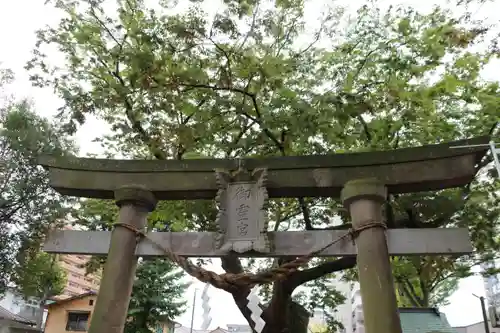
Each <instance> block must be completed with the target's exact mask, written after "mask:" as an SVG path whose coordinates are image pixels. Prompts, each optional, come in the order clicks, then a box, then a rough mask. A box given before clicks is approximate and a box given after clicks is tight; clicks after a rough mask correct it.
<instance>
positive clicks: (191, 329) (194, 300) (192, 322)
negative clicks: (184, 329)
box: [189, 288, 489, 333]
mask: <svg viewBox="0 0 500 333" xmlns="http://www.w3.org/2000/svg"><path fill="white" fill-rule="evenodd" d="M197 292H198V288H196V289H195V290H194V296H193V309H192V310H191V327H190V329H189V333H193V324H194V310H195V309H196V293H197ZM488 333H489V332H488Z"/></svg>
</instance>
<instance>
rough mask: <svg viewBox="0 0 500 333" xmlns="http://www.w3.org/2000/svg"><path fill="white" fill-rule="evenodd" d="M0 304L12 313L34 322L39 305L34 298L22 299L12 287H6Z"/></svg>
mask: <svg viewBox="0 0 500 333" xmlns="http://www.w3.org/2000/svg"><path fill="white" fill-rule="evenodd" d="M0 306H1V307H2V308H4V309H6V310H8V311H10V312H12V313H13V314H16V315H19V316H21V317H23V318H26V319H28V320H33V321H35V322H36V319H37V318H38V314H39V311H40V307H39V304H38V301H37V300H36V299H34V298H31V299H28V300H24V299H23V297H22V296H21V295H20V294H19V293H17V292H16V291H15V290H14V289H11V288H9V289H7V291H6V292H5V295H4V296H3V298H2V299H0Z"/></svg>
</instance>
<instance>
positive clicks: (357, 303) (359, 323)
mask: <svg viewBox="0 0 500 333" xmlns="http://www.w3.org/2000/svg"><path fill="white" fill-rule="evenodd" d="M349 289H350V311H351V320H350V321H351V322H350V330H348V331H347V332H352V333H365V319H364V316H363V307H362V303H361V290H360V287H359V283H358V282H351V283H350V288H349Z"/></svg>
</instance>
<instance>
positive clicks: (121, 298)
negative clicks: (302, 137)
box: [40, 137, 489, 333]
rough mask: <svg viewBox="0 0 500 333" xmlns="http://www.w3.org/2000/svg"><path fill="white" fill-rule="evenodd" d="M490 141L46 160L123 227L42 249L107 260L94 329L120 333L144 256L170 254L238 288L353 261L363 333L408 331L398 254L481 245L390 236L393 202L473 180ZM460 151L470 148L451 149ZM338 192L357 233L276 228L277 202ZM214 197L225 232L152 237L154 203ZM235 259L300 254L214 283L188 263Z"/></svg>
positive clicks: (421, 235) (452, 233)
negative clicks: (272, 217)
mask: <svg viewBox="0 0 500 333" xmlns="http://www.w3.org/2000/svg"><path fill="white" fill-rule="evenodd" d="M488 139H489V138H488V137H479V138H473V139H469V140H461V141H456V142H451V143H447V144H438V145H428V146H422V147H417V148H405V149H398V150H393V151H387V152H368V153H352V154H333V155H321V156H301V157H273V158H261V159H236V160H223V159H196V160H184V161H174V160H172V161H136V160H105V159H102V160H101V159H87V158H64V159H57V158H53V157H50V156H46V157H44V158H42V159H41V161H40V164H41V165H43V166H45V167H47V168H48V169H49V174H50V184H51V186H52V187H53V188H55V189H56V190H57V191H59V192H60V193H61V194H63V195H71V196H77V197H89V198H99V199H115V200H116V204H117V205H118V206H119V207H120V211H119V217H118V221H117V223H116V226H119V227H117V228H114V230H113V231H111V232H106V231H56V232H53V233H52V234H51V235H50V236H49V238H48V239H47V241H46V244H45V247H44V249H45V251H47V252H52V253H65V254H83V255H106V254H107V256H108V260H107V261H106V265H105V267H104V272H103V276H102V280H101V288H100V291H99V295H98V299H97V302H96V305H95V309H94V312H93V314H92V318H91V324H90V329H89V332H90V333H121V332H123V327H124V323H125V320H126V313H127V308H128V304H129V300H130V293H131V290H132V285H133V279H134V275H135V269H136V265H137V257H138V256H143V257H154V256H167V257H169V258H170V259H172V260H174V261H175V262H177V263H178V264H179V265H180V266H181V267H182V268H184V269H185V270H186V271H187V273H189V274H191V275H193V276H195V277H197V278H198V279H200V280H201V281H203V282H209V283H211V284H213V285H214V286H215V287H217V288H221V289H225V290H227V291H231V290H234V289H235V288H240V287H248V286H255V285H257V284H259V283H269V282H272V281H273V280H276V279H278V278H279V277H280V276H283V274H285V275H286V274H288V273H290V272H293V271H295V270H297V269H298V268H300V266H302V265H304V264H306V263H307V261H308V260H309V259H310V258H311V257H314V256H317V257H320V256H356V255H357V265H358V269H359V283H360V287H361V297H362V303H363V311H364V318H365V327H366V331H367V332H368V333H387V332H391V333H400V332H401V324H400V320H399V315H398V310H397V303H396V297H395V292H394V287H393V278H392V273H391V267H390V261H389V256H391V255H429V254H434V255H450V254H454V255H457V254H458V255H460V254H467V253H471V252H472V245H471V243H470V239H469V235H468V231H467V229H465V228H464V229H461V228H451V229H389V230H385V229H386V227H385V224H384V222H383V214H382V209H383V203H384V201H385V200H386V197H387V194H388V193H393V194H395V193H409V192H418V191H431V190H440V189H444V188H452V187H459V186H463V185H465V184H467V183H469V182H470V181H471V180H472V179H473V177H474V175H475V165H476V164H477V163H478V162H479V161H480V160H481V159H482V158H483V157H484V155H485V153H486V151H487V149H488V147H487V146H482V145H483V144H485V143H487V142H488ZM474 145H475V146H474ZM453 146H471V147H465V148H460V149H450V147H453ZM339 196H340V197H341V199H342V201H343V203H344V205H345V207H346V208H347V209H348V211H349V213H350V217H351V220H352V227H353V228H352V229H353V230H350V231H347V230H328V231H290V232H268V231H267V220H266V214H265V208H266V203H267V200H268V197H271V198H279V197H339ZM213 198H216V200H217V203H218V204H219V215H218V218H217V220H218V221H217V222H218V225H219V230H217V232H151V233H147V232H145V231H144V228H145V226H146V218H147V215H148V213H149V212H151V211H153V210H154V209H155V206H156V201H157V200H193V199H213ZM138 235H139V236H142V237H137V236H138ZM350 237H352V239H347V238H350ZM354 238H355V242H354V241H353V240H354ZM354 243H355V244H354ZM230 252H233V253H236V254H237V255H238V256H240V257H280V256H288V257H290V256H292V257H298V258H297V259H296V260H295V261H293V262H291V263H287V264H284V265H283V266H281V267H279V268H274V269H271V270H270V271H268V272H264V273H260V274H236V275H234V274H221V275H217V274H216V273H214V272H210V271H206V270H204V269H202V268H200V267H198V266H196V265H194V264H192V263H191V262H190V261H189V260H188V259H187V258H188V257H221V256H224V255H226V254H228V253H230ZM277 333H278V332H277Z"/></svg>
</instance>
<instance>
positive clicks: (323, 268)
mask: <svg viewBox="0 0 500 333" xmlns="http://www.w3.org/2000/svg"><path fill="white" fill-rule="evenodd" d="M354 266H356V257H343V258H340V259H337V260H334V261H329V262H326V263H324V264H321V265H318V266H316V267H313V268H309V269H304V270H301V271H297V272H295V273H293V274H292V275H290V277H289V278H288V280H286V283H287V284H288V288H291V289H292V291H293V290H294V289H295V288H297V287H298V286H300V285H301V284H304V283H306V282H309V281H312V280H315V279H318V278H320V277H322V276H324V275H326V274H330V273H333V272H338V271H343V270H345V269H349V268H353V267H354Z"/></svg>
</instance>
